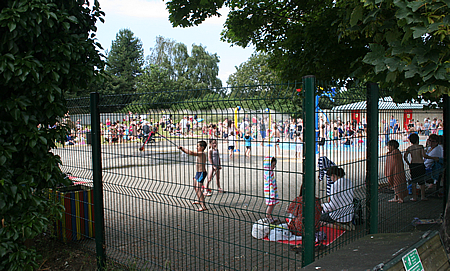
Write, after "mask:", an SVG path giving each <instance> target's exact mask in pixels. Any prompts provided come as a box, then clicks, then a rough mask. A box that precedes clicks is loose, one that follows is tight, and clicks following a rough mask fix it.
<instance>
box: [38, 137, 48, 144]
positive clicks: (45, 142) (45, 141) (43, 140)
mask: <svg viewBox="0 0 450 271" xmlns="http://www.w3.org/2000/svg"><path fill="white" fill-rule="evenodd" d="M39 139H40V140H41V142H42V143H43V144H45V145H47V138H45V137H43V136H40V137H39Z"/></svg>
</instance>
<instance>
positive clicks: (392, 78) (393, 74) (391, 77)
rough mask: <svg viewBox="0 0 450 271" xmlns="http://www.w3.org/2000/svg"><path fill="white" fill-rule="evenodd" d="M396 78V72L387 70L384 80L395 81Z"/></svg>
mask: <svg viewBox="0 0 450 271" xmlns="http://www.w3.org/2000/svg"><path fill="white" fill-rule="evenodd" d="M396 79H397V73H396V72H389V73H388V75H387V76H386V82H395V80H396Z"/></svg>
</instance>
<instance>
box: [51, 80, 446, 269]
mask: <svg viewBox="0 0 450 271" xmlns="http://www.w3.org/2000/svg"><path fill="white" fill-rule="evenodd" d="M284 87H286V86H284ZM358 91H360V93H358V92H352V93H353V94H352V95H353V96H352V97H353V99H354V100H353V101H354V102H357V101H358V99H359V100H361V99H362V98H364V97H366V96H365V95H366V92H365V90H364V89H359V90H358ZM293 93H294V94H295V95H297V93H298V92H297V91H296V90H295V89H293ZM355 93H356V94H355ZM145 97H147V96H145ZM289 97H290V96H289V95H285V96H280V97H278V98H275V99H268V97H266V96H264V97H254V99H252V100H239V104H240V106H239V107H237V106H236V107H234V108H235V109H234V110H230V109H229V108H233V107H230V104H236V101H234V102H233V103H230V104H225V105H224V106H226V108H228V109H220V110H219V109H209V110H205V109H202V110H198V106H199V104H201V103H202V102H205V103H206V102H208V101H200V100H198V99H197V100H195V101H192V102H183V103H182V104H181V105H180V106H183V109H179V108H178V109H176V110H175V109H168V108H166V109H164V110H159V109H158V110H151V109H149V110H147V111H138V112H137V113H130V112H136V110H137V109H136V110H133V106H132V105H129V106H128V107H126V108H124V109H123V110H122V112H123V113H120V114H119V113H117V112H113V111H112V109H114V110H116V111H117V110H118V108H119V107H124V106H127V103H121V104H117V105H116V104H114V103H112V102H111V101H109V100H108V98H109V97H105V99H104V100H102V103H101V104H99V105H98V108H99V110H100V111H101V112H102V113H98V115H97V117H98V119H100V123H97V124H95V123H94V122H92V116H91V115H90V114H87V113H86V108H80V107H77V106H78V105H77V104H76V103H75V104H69V109H70V110H69V113H70V115H71V116H72V119H73V120H74V121H73V122H74V126H72V127H75V129H74V131H73V132H74V133H73V134H74V136H75V137H77V138H84V140H78V141H75V140H74V144H64V146H61V148H57V149H55V150H54V152H55V154H57V155H59V156H60V157H61V161H62V166H61V169H62V171H63V172H64V173H66V174H68V175H70V178H71V179H72V181H73V182H74V183H75V184H79V185H83V186H85V187H87V188H88V189H89V188H93V189H94V190H95V187H96V183H97V186H98V180H97V181H96V180H95V174H94V172H95V170H93V168H94V169H95V168H96V167H97V169H100V170H101V180H100V184H101V195H102V197H103V199H102V200H100V199H95V198H94V201H93V202H89V204H90V205H96V204H101V205H102V209H101V210H102V211H103V214H101V215H102V216H98V212H97V211H96V215H95V216H92V218H91V219H94V218H96V219H101V221H102V222H103V224H104V227H103V228H102V230H103V233H102V236H104V239H103V243H104V245H103V247H104V252H105V254H106V256H107V257H108V258H110V259H112V260H113V261H115V262H118V263H120V264H123V265H125V266H128V267H135V268H137V269H146V268H147V269H154V268H157V269H170V270H180V269H181V270H183V269H186V270H192V269H234V270H243V269H244V270H247V269H249V270H253V269H263V270H268V269H270V270H272V269H274V270H276V269H280V270H291V269H298V268H301V267H302V266H304V265H305V257H306V256H305V252H306V253H311V252H312V255H313V257H314V258H320V257H322V256H324V255H327V254H330V253H332V251H334V250H336V249H339V248H340V247H342V246H344V245H345V244H348V243H351V242H352V241H354V240H357V239H359V238H361V237H363V236H366V235H367V234H368V232H369V231H370V230H372V229H373V228H375V229H376V230H377V231H378V232H380V233H394V232H407V231H421V230H425V229H426V227H429V225H428V226H426V225H417V224H413V221H417V220H415V218H419V219H438V218H439V217H440V215H441V214H442V212H443V200H444V198H442V197H440V196H441V193H442V190H439V189H440V188H439V187H437V188H436V187H431V186H429V187H428V186H427V188H429V189H427V191H426V193H427V198H428V201H425V200H423V201H422V200H418V201H416V202H413V201H411V200H410V198H411V195H408V196H407V197H406V198H405V201H404V203H403V204H398V203H396V202H389V200H390V199H391V198H392V197H393V196H394V192H393V190H392V189H390V188H389V187H388V186H387V183H388V181H387V178H386V176H384V172H385V171H384V169H385V167H386V158H387V157H386V154H387V151H388V149H387V148H386V143H387V142H388V141H389V140H391V139H396V140H397V141H398V143H399V151H400V152H404V151H405V149H406V148H407V147H408V146H410V143H409V142H408V140H407V137H406V140H405V136H404V134H405V131H404V128H403V127H402V129H401V130H400V131H399V130H398V129H396V130H395V131H394V130H393V129H392V131H391V129H388V130H385V129H384V127H383V123H385V120H386V119H390V118H391V117H392V116H394V118H395V119H398V120H399V121H397V120H396V122H397V123H399V124H400V123H401V125H402V126H403V117H404V111H399V110H397V109H393V110H391V111H389V110H384V111H383V112H378V118H377V120H376V123H375V125H374V123H373V122H371V121H372V120H371V119H370V118H368V113H367V112H368V111H367V112H366V110H365V109H361V108H358V109H355V110H359V111H358V112H357V113H355V111H352V109H349V108H345V109H342V110H337V109H335V110H334V111H332V110H331V109H332V108H333V105H328V108H329V110H328V111H327V110H320V114H319V113H318V111H317V110H314V112H309V111H307V110H308V109H306V108H304V109H303V110H306V111H305V112H303V113H302V114H300V113H299V112H297V111H292V112H290V111H288V110H286V109H287V108H290V109H291V110H293V108H297V107H295V106H297V102H298V101H297V100H296V99H291V98H289ZM113 98H114V99H116V100H117V99H118V100H120V99H119V98H120V97H113ZM114 99H113V100H114ZM132 100H134V101H135V100H138V97H135V98H133V99H132ZM338 101H339V99H338V98H337V97H335V99H334V103H336V107H337V106H338V104H339V103H338ZM348 101H349V99H348V97H347V98H346V102H348ZM350 101H352V100H351V99H350ZM167 104H169V105H171V104H173V106H177V107H178V106H179V104H177V101H171V100H170V99H169V100H168V101H165V103H164V104H161V105H167ZM319 104H321V106H322V107H325V106H326V105H323V102H319ZM288 105H289V106H288ZM150 106H152V105H150ZM137 108H138V107H137ZM269 108H270V109H269ZM127 112H128V113H127ZM308 112H309V113H308ZM427 112H428V113H427ZM426 113H427V115H426V117H429V118H431V119H433V120H434V118H436V119H437V120H439V119H442V118H443V116H442V110H441V111H439V110H436V109H433V110H430V111H424V110H423V112H420V115H419V113H418V112H415V113H414V112H413V113H410V114H416V115H415V116H417V117H419V116H420V118H422V116H425V115H424V114H426ZM121 114H122V115H121ZM93 116H95V114H94V115H93ZM127 116H128V118H127ZM308 116H316V117H315V120H316V121H313V122H311V119H308ZM320 116H322V118H320ZM116 118H117V120H115V119H116ZM352 118H353V119H352ZM356 118H359V119H358V120H356ZM366 118H367V121H366V120H365V119H366ZM401 119H402V121H400V120H401ZM78 120H79V121H78ZM107 120H109V123H108V122H107ZM325 120H327V121H325ZM383 120H384V121H383ZM191 121H192V122H191ZM358 121H359V123H358ZM195 122H196V123H195ZM67 123H69V122H67ZM246 123H247V124H246ZM311 123H312V124H311ZM78 124H79V127H80V129H78V128H77V125H78ZM188 124H189V126H188ZM389 124H391V123H389ZM96 125H98V126H97V128H98V130H95V126H96ZM185 125H186V126H185ZM191 125H192V126H191ZM144 126H148V129H149V131H153V134H152V141H150V140H147V139H148V138H149V135H150V132H149V133H148V134H146V131H145V129H147V128H145V127H144ZM127 127H128V130H127ZM219 127H221V128H219ZM299 127H301V129H300V128H299ZM374 127H375V129H374ZM414 127H415V128H412V126H409V127H406V128H408V130H407V133H413V132H417V133H418V134H419V139H420V140H419V143H420V144H422V145H426V140H427V137H428V136H427V135H426V133H427V132H426V130H421V129H419V128H418V127H421V126H420V123H419V124H417V126H414ZM416 127H417V129H416ZM334 128H336V129H334ZM339 128H342V129H343V130H345V131H344V133H343V135H342V136H340V135H339V134H338V135H337V136H336V137H335V135H336V134H333V133H335V132H334V131H336V130H339ZM435 130H436V131H435V132H436V133H437V130H438V129H437V128H436V129H435ZM370 131H372V133H371V132H370ZM311 132H312V135H313V137H312V139H313V140H311V137H308V136H310V135H311ZM428 132H429V133H433V131H432V129H431V126H430V129H429V131H428ZM337 133H339V132H337ZM247 136H249V137H247ZM250 137H251V139H249V138H250ZM95 140H98V144H97V143H96V142H95ZM199 141H205V142H206V144H207V147H206V149H205V150H204V152H205V154H208V155H207V156H206V159H207V160H206V161H205V162H202V163H200V164H199V163H198V160H197V156H195V155H188V154H193V153H194V152H197V151H198V142H199ZM83 142H84V143H83ZM214 142H215V143H214ZM346 142H350V144H345V143H346ZM216 143H217V144H216ZM96 146H97V147H96ZM179 147H183V151H180V148H179ZM231 147H232V148H231ZM311 147H314V148H313V149H311ZM95 148H98V149H97V151H99V152H100V154H101V155H100V157H99V159H100V160H96V159H93V153H95V152H94V149H95ZM311 150H312V152H311ZM213 151H214V153H215V154H214V155H216V158H215V159H218V160H219V161H220V162H219V163H220V170H218V171H217V169H216V171H214V173H213V174H211V175H212V177H211V178H209V177H207V178H206V180H205V181H204V182H203V183H202V185H203V186H206V187H205V189H202V194H203V195H204V203H205V208H199V206H198V205H199V204H193V203H198V202H199V201H200V202H202V198H200V196H199V193H198V190H197V192H196V190H195V189H194V185H196V181H194V180H193V178H194V176H195V175H196V173H197V172H198V171H199V170H198V167H199V166H203V163H204V166H205V169H206V171H208V172H212V171H211V167H212V163H211V161H210V160H209V158H210V157H212V156H211V155H210V154H209V153H210V152H211V153H212V152H213ZM373 154H376V159H375V160H370V161H371V162H370V163H369V162H368V161H369V160H368V157H370V156H372V157H373ZM270 156H275V157H276V159H277V164H276V167H275V169H274V170H273V177H274V179H276V183H277V193H278V201H279V202H278V204H276V205H275V206H274V208H273V211H272V213H271V216H272V218H273V219H274V221H278V223H281V224H273V225H280V226H270V227H272V230H273V227H278V228H281V230H283V227H286V226H283V222H285V221H286V219H287V218H288V217H289V214H288V213H287V208H288V206H289V205H290V204H291V203H292V202H293V200H294V199H295V198H297V197H298V196H299V195H300V189H301V187H302V186H307V187H313V188H314V192H313V193H311V192H312V191H311V190H306V191H307V192H306V193H311V194H313V195H314V197H316V198H317V200H318V201H320V203H322V204H323V203H326V202H328V200H329V198H330V195H329V194H327V189H328V188H327V180H323V181H319V178H320V174H319V173H320V170H321V168H320V166H319V164H320V163H318V160H319V158H321V157H322V158H323V157H326V158H328V159H329V160H330V161H332V162H333V163H334V164H336V165H337V166H338V167H340V168H342V169H343V171H345V177H346V178H347V179H349V180H350V181H351V183H352V186H353V188H352V189H353V191H354V198H355V199H357V200H358V202H359V203H360V206H359V207H358V212H360V213H358V215H359V217H360V218H359V219H358V221H357V222H356V221H352V222H350V223H352V224H351V225H350V224H348V225H347V227H346V228H327V227H325V226H323V227H320V228H319V229H318V230H319V231H318V232H322V234H324V235H325V236H326V239H320V238H318V239H317V240H316V241H317V242H315V243H314V242H313V244H312V245H313V247H311V248H309V247H307V248H306V246H307V245H305V243H304V242H308V240H307V239H303V240H298V239H299V238H298V236H297V237H293V236H292V235H290V238H297V240H296V241H290V240H288V241H286V240H284V241H283V240H281V241H283V242H275V241H273V242H272V241H265V240H261V239H257V238H254V237H253V236H252V229H253V228H254V226H255V223H256V222H257V221H258V220H260V219H263V218H265V217H266V216H267V205H266V199H267V195H266V194H265V176H266V174H267V172H266V169H265V168H264V159H265V157H270ZM99 165H100V167H99ZM373 165H375V166H376V169H375V171H376V176H377V178H376V179H375V180H374V181H375V182H376V185H377V186H375V193H376V194H377V196H376V199H377V202H376V204H375V205H376V206H377V213H376V214H377V215H376V217H374V215H373V213H372V214H371V213H369V210H373V206H374V205H372V208H368V206H367V203H368V202H369V199H368V198H367V195H368V194H369V192H370V193H374V192H373V190H371V191H368V187H369V186H368V185H369V184H371V185H372V182H373V181H371V180H373V179H370V178H369V177H368V176H369V175H368V171H369V170H373ZM308 172H313V173H314V174H312V175H308ZM404 173H405V175H406V178H407V179H409V169H408V167H407V165H406V164H404ZM211 175H210V176H211ZM217 177H219V183H217ZM208 179H211V182H210V183H209V187H208V185H207V181H208ZM219 185H220V186H219ZM371 187H373V185H372V186H371ZM377 187H378V188H377ZM208 189H210V191H208ZM305 189H309V188H305ZM370 189H373V188H370ZM208 194H211V195H208ZM95 200H97V201H95ZM79 201H80V202H81V200H79ZM370 204H374V202H370ZM75 209H76V208H75ZM200 209H202V210H201V211H199V210H200ZM205 209H206V210H205ZM80 210H81V209H80ZM84 210H86V208H85V209H84ZM355 210H356V209H355ZM81 213H82V212H81V211H80V214H78V213H77V214H74V215H69V220H71V219H72V220H71V221H75V220H77V219H78V218H79V216H80V217H81ZM99 217H100V218H99ZM73 218H75V220H73ZM82 219H83V218H82ZM69 220H68V221H69ZM92 222H93V223H94V225H95V226H96V227H97V225H96V223H95V221H92ZM77 223H78V222H76V223H75V222H74V223H72V224H70V223H69V224H67V223H66V226H71V228H70V229H67V230H66V233H68V234H69V235H71V236H68V239H71V238H72V239H73V238H75V237H74V236H76V238H75V240H76V241H77V242H78V243H80V244H81V245H82V246H83V247H85V248H86V249H89V250H92V251H94V250H96V251H97V254H98V246H99V244H98V242H99V238H95V237H94V236H86V234H83V230H82V229H80V230H81V232H78V228H79V227H78V224H77ZM370 223H376V225H375V226H374V225H373V224H370ZM99 225H101V224H99ZM284 229H286V228H284ZM313 230H314V229H313ZM74 232H76V234H74ZM285 233H286V234H290V233H289V231H286V232H285ZM313 235H314V232H313ZM304 236H307V235H306V234H304ZM63 237H64V236H63ZM79 237H80V238H79ZM269 237H270V236H267V238H269ZM269 239H270V238H269ZM75 240H74V241H75ZM100 240H101V239H100ZM302 242H303V245H299V244H300V243H302Z"/></svg>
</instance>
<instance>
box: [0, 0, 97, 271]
mask: <svg viewBox="0 0 450 271" xmlns="http://www.w3.org/2000/svg"><path fill="white" fill-rule="evenodd" d="M102 16H103V12H101V11H100V8H99V4H98V2H97V1H94V3H93V5H92V6H89V5H88V4H87V2H85V1H79V0H66V1H59V0H34V1H13V0H5V1H1V2H0V37H1V38H0V94H1V97H2V99H1V100H0V120H1V121H0V176H1V178H0V219H1V220H2V226H1V227H0V244H1V245H0V270H33V269H36V268H38V266H37V264H36V261H37V260H38V258H39V256H38V255H37V254H36V250H35V249H34V248H27V247H26V246H25V245H24V242H25V240H27V239H33V238H34V237H36V236H37V235H38V234H41V233H42V232H44V230H45V229H46V227H47V226H48V225H49V224H50V220H51V219H52V218H55V217H56V218H57V217H61V216H62V211H63V210H62V207H61V206H60V205H55V203H54V202H52V201H49V200H48V194H47V192H48V188H54V187H56V186H57V185H58V184H60V183H66V184H67V181H65V179H64V178H63V174H62V172H61V170H60V168H59V165H60V163H61V161H60V159H59V157H58V156H56V155H54V154H53V153H52V151H51V150H52V149H53V148H55V146H56V144H55V142H57V141H59V142H61V141H63V140H64V138H65V134H66V130H65V129H64V127H62V126H55V127H53V125H55V124H57V123H58V121H60V120H61V119H62V118H63V117H64V114H65V113H66V112H67V108H66V106H65V99H64V97H65V95H66V94H67V93H73V92H75V91H77V90H78V89H80V88H81V89H82V88H86V87H87V85H88V84H89V83H90V82H91V81H92V80H93V79H94V78H95V76H96V75H97V74H98V72H99V71H100V70H102V69H103V62H102V60H101V58H100V54H99V49H100V47H99V45H98V44H97V42H96V39H95V31H96V30H97V28H96V26H95V23H96V21H97V20H98V19H100V20H102V18H101V17H102Z"/></svg>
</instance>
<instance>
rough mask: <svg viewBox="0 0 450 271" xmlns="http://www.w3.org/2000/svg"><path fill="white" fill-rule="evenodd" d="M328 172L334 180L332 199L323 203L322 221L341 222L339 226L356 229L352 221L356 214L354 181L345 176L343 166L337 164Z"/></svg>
mask: <svg viewBox="0 0 450 271" xmlns="http://www.w3.org/2000/svg"><path fill="white" fill-rule="evenodd" d="M327 174H328V175H329V176H330V178H331V181H332V182H333V184H332V186H331V193H330V201H329V202H326V203H323V204H322V209H323V213H322V215H321V217H320V220H321V221H324V222H327V223H331V225H333V224H334V226H333V227H335V226H336V224H338V223H340V226H341V227H339V225H338V226H337V227H338V228H344V229H347V230H351V229H354V225H353V223H352V219H353V215H354V207H353V183H352V181H351V180H349V179H347V178H344V176H345V172H344V170H343V169H342V168H338V167H336V166H334V167H331V168H330V169H328V171H327Z"/></svg>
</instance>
